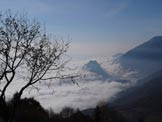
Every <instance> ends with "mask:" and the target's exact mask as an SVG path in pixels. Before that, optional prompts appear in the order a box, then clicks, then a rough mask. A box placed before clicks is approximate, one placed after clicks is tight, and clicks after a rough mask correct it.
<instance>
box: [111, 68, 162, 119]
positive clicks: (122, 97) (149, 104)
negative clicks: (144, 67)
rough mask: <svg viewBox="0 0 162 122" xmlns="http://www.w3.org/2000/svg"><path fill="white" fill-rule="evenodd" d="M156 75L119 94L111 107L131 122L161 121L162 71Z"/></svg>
mask: <svg viewBox="0 0 162 122" xmlns="http://www.w3.org/2000/svg"><path fill="white" fill-rule="evenodd" d="M157 74H158V75H155V74H154V75H155V76H152V79H151V80H149V81H147V82H145V83H143V84H140V85H139V86H135V87H133V88H130V89H127V90H126V91H123V92H121V93H120V94H119V97H118V98H117V99H116V100H114V101H113V103H112V106H114V107H115V108H116V109H118V110H120V111H121V113H123V114H124V115H125V116H127V117H128V116H129V119H131V120H139V119H143V120H148V121H150V122H152V121H153V120H154V119H158V120H162V104H161V103H162V71H160V72H158V73H157ZM159 74H161V75H159ZM150 77H151V76H150ZM144 80H145V79H144ZM149 117H152V118H151V119H150V118H149ZM153 118H154V119H153Z"/></svg>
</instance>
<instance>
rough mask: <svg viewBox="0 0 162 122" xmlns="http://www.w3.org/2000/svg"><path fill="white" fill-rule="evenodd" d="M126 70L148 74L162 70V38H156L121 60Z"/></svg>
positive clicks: (136, 48) (128, 53) (123, 56)
mask: <svg viewBox="0 0 162 122" xmlns="http://www.w3.org/2000/svg"><path fill="white" fill-rule="evenodd" d="M119 63H120V64H121V66H122V67H123V68H124V69H129V70H133V71H137V72H139V73H140V74H147V73H149V74H150V73H153V72H156V71H159V70H161V69H162V36H155V37H153V38H151V39H150V40H149V41H147V42H144V43H143V44H141V45H139V46H137V47H135V48H133V49H131V50H130V51H128V52H127V53H125V54H124V55H122V56H121V57H120V59H119Z"/></svg>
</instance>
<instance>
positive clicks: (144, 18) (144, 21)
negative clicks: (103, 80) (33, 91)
mask: <svg viewBox="0 0 162 122" xmlns="http://www.w3.org/2000/svg"><path fill="white" fill-rule="evenodd" d="M8 9H11V11H14V12H19V13H27V14H28V16H29V18H31V19H37V20H38V21H40V22H41V23H42V25H45V26H46V30H47V31H48V32H49V33H51V34H54V35H55V36H57V37H58V38H63V39H64V40H65V41H69V40H70V48H69V55H71V56H72V57H75V58H79V57H83V58H87V57H88V58H96V57H105V56H106V57H109V56H110V55H113V54H115V53H123V52H126V51H127V50H129V49H131V48H133V47H135V46H137V45H139V44H141V43H143V42H145V41H147V40H149V39H150V38H152V37H153V36H159V35H162V0H0V11H2V12H3V11H6V10H8Z"/></svg>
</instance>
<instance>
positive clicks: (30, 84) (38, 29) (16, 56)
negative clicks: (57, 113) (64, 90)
mask: <svg viewBox="0 0 162 122" xmlns="http://www.w3.org/2000/svg"><path fill="white" fill-rule="evenodd" d="M68 45H69V43H65V42H64V41H63V40H57V39H54V40H53V38H50V37H49V36H48V34H47V33H46V32H45V31H44V30H43V29H42V26H41V24H40V23H39V22H38V21H36V20H33V21H30V20H29V19H28V18H27V16H25V15H20V14H12V13H11V12H10V11H7V12H6V13H4V14H0V115H1V116H2V117H3V119H4V121H5V122H8V121H10V120H9V119H8V118H9V117H8V115H7V113H8V110H7V105H6V93H7V89H8V88H9V86H10V85H11V83H14V82H16V80H15V78H16V77H19V78H21V79H23V80H22V82H23V86H21V87H20V88H18V91H17V93H16V95H17V96H16V98H17V99H16V100H17V101H19V100H20V99H21V96H22V94H23V92H24V91H25V90H26V89H27V88H37V87H35V84H36V83H38V82H40V81H47V80H51V79H56V78H65V77H67V76H65V75H60V73H58V72H59V71H60V70H62V69H63V68H64V65H65V62H63V61H62V60H61V58H62V56H63V55H64V54H65V53H66V51H67V49H68ZM52 72H54V73H52ZM56 72H57V73H56ZM50 74H52V76H51V75H50ZM68 77H70V78H73V76H68ZM20 81H21V80H20ZM15 103H16V102H15ZM15 107H16V105H15Z"/></svg>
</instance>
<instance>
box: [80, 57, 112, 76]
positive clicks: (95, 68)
mask: <svg viewBox="0 0 162 122" xmlns="http://www.w3.org/2000/svg"><path fill="white" fill-rule="evenodd" d="M82 69H83V70H86V71H89V72H92V73H95V74H97V75H100V76H102V77H103V78H108V77H109V74H108V73H107V72H106V71H105V70H104V69H103V68H102V67H101V65H100V64H99V63H98V62H97V61H96V60H90V61H89V62H88V63H87V64H85V65H84V66H83V68H82Z"/></svg>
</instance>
